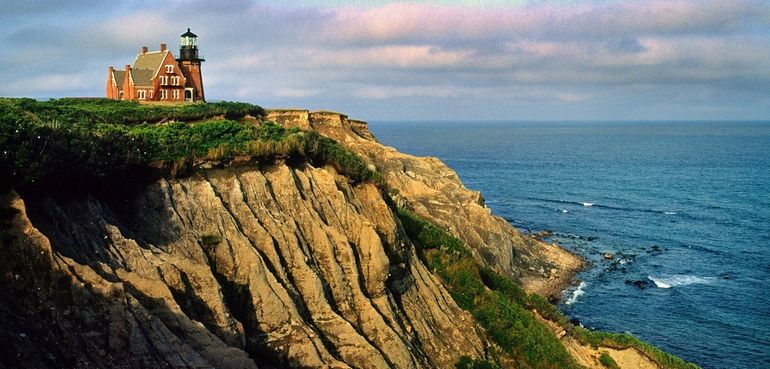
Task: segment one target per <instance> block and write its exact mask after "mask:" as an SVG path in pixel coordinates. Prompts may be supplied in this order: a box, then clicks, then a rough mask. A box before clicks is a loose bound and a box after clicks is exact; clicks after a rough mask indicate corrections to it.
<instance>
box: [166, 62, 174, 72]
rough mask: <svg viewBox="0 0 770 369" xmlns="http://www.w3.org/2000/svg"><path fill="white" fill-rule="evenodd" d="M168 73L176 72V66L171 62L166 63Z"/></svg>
mask: <svg viewBox="0 0 770 369" xmlns="http://www.w3.org/2000/svg"><path fill="white" fill-rule="evenodd" d="M166 73H174V66H173V65H171V64H167V65H166Z"/></svg>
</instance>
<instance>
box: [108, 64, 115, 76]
mask: <svg viewBox="0 0 770 369" xmlns="http://www.w3.org/2000/svg"><path fill="white" fill-rule="evenodd" d="M107 73H109V74H110V75H113V74H115V68H113V67H112V66H110V67H109V68H107Z"/></svg>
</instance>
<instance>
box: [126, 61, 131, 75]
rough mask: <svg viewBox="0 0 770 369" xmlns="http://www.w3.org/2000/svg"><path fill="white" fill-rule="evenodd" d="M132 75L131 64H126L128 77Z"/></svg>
mask: <svg viewBox="0 0 770 369" xmlns="http://www.w3.org/2000/svg"><path fill="white" fill-rule="evenodd" d="M129 75H131V64H126V76H129Z"/></svg>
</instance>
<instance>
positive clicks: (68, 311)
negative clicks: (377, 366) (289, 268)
mask: <svg viewBox="0 0 770 369" xmlns="http://www.w3.org/2000/svg"><path fill="white" fill-rule="evenodd" d="M146 191H147V189H146V188H144V189H132V190H126V189H123V190H121V191H116V192H115V193H105V192H103V193H98V194H72V193H58V194H55V195H54V196H43V195H41V194H40V193H31V194H26V195H25V196H24V200H25V203H26V213H27V217H26V218H28V219H29V222H31V225H33V226H34V227H35V228H37V229H38V230H40V232H42V234H43V235H44V236H45V237H42V235H39V234H38V235H36V234H35V233H34V231H33V230H30V227H29V224H24V223H25V221H26V219H22V218H24V214H23V210H22V211H20V210H19V209H18V208H17V207H18V203H17V204H13V202H14V200H16V201H17V202H18V199H17V198H16V195H15V194H14V193H12V192H8V193H3V194H2V196H1V197H0V273H2V274H1V275H0V278H2V281H3V284H4V287H3V288H2V289H0V368H6V367H7V368H17V367H26V368H61V367H72V368H74V367H77V368H97V367H99V368H106V367H110V368H142V367H158V368H162V367H198V365H200V364H201V363H200V362H196V361H195V359H194V357H195V356H197V355H198V354H199V353H200V352H199V351H201V350H203V349H205V347H196V341H195V340H194V339H193V337H191V335H192V334H195V333H196V332H194V331H193V332H191V331H190V327H195V323H194V322H195V321H197V322H200V323H202V324H203V326H202V327H201V326H198V328H197V329H199V330H200V331H199V332H197V333H203V334H205V332H202V331H205V330H207V331H208V332H211V333H212V334H214V335H215V336H217V337H218V338H219V339H221V340H222V341H223V342H225V343H226V344H227V346H229V347H232V348H237V349H240V350H244V351H245V352H246V353H247V355H248V357H249V358H250V359H251V360H252V361H253V362H254V363H256V364H257V365H258V366H259V367H260V368H271V367H275V368H279V367H285V366H286V365H287V364H289V363H287V362H286V360H285V358H283V357H281V356H280V355H279V354H277V353H276V352H275V351H272V350H270V349H268V348H267V346H266V345H264V344H263V342H264V338H265V337H266V334H265V332H262V331H260V330H259V325H258V324H257V323H258V322H257V321H256V318H255V314H254V312H255V309H256V308H255V306H253V305H252V301H253V300H252V296H251V293H250V291H249V289H248V287H247V286H243V285H238V284H236V283H233V282H230V281H228V280H227V279H226V278H224V277H223V276H222V275H221V274H218V273H216V271H214V273H215V275H216V277H217V280H218V281H219V283H220V289H221V292H222V293H223V295H224V297H225V306H226V308H227V309H228V310H229V312H230V313H231V314H232V315H233V317H234V318H235V319H236V320H237V321H239V322H240V323H241V324H242V327H243V328H242V333H241V334H240V339H234V338H233V336H232V335H227V334H226V333H225V332H223V330H222V328H221V327H220V326H218V325H217V324H216V320H215V314H214V312H213V311H212V310H211V308H210V307H209V306H208V305H207V304H206V303H205V302H204V301H203V300H202V299H201V298H200V297H199V296H197V295H196V294H195V293H194V291H193V288H192V286H191V282H190V281H189V279H188V278H187V276H186V275H185V274H184V273H182V277H181V278H182V284H183V286H184V288H183V289H182V290H175V289H173V288H171V286H169V288H170V290H171V291H172V295H173V298H174V300H175V302H176V304H177V305H178V306H179V307H180V308H181V310H182V312H183V314H179V313H178V312H176V311H174V310H173V309H171V308H170V307H169V306H168V305H167V303H166V302H165V301H164V300H163V299H158V298H153V297H150V296H147V295H146V294H144V293H142V292H141V291H140V290H139V289H136V288H133V287H132V286H131V285H130V284H129V283H125V282H123V286H124V287H125V290H124V291H123V292H122V293H118V292H115V291H105V290H104V288H103V286H95V285H93V284H92V283H90V282H86V281H83V280H79V278H78V273H76V272H74V271H73V270H71V268H72V267H71V266H69V265H66V263H64V261H63V260H62V259H61V258H60V257H57V255H61V256H64V257H66V258H70V259H72V260H73V261H74V262H76V263H77V264H80V265H82V266H87V267H90V269H91V270H93V271H94V272H96V273H97V274H99V276H100V277H101V278H103V279H104V280H105V281H108V282H112V283H116V282H122V281H120V280H119V279H118V278H117V276H116V274H115V273H114V271H115V269H120V268H125V267H126V265H125V264H124V263H123V262H122V261H121V260H120V257H119V256H117V255H115V254H114V253H113V252H111V250H110V244H109V243H110V242H111V241H110V237H108V236H107V235H108V234H109V233H110V232H116V231H117V232H120V233H121V234H122V235H123V237H124V238H126V239H132V240H135V241H136V242H137V244H138V245H139V246H140V247H142V248H145V249H151V248H152V247H157V248H160V249H163V248H164V247H166V246H167V245H168V244H170V243H172V242H174V241H177V239H176V238H175V234H174V233H173V232H166V233H163V232H156V233H153V232H143V230H142V229H140V228H137V227H139V226H141V225H143V224H146V222H145V221H141V220H140V219H138V218H137V217H142V216H144V215H145V214H146V212H148V211H150V212H151V216H152V219H153V222H154V223H155V230H156V231H157V230H162V229H172V228H173V227H172V223H171V221H170V218H169V215H168V214H167V213H166V212H165V211H159V210H160V207H158V208H156V209H148V208H147V207H145V206H142V207H137V206H136V205H137V204H140V203H141V201H137V196H144V195H142V194H143V193H145V192H146ZM114 228H117V229H114ZM47 240H50V245H49V244H48V242H47ZM151 245H152V246H151ZM156 251H157V250H156ZM105 266H106V268H105ZM166 329H167V330H168V332H170V333H171V335H172V336H169V337H164V336H162V334H160V333H162V332H164V331H165V330H166ZM238 341H240V342H238ZM197 345H198V346H201V344H200V342H198V343H197ZM202 367H206V366H202Z"/></svg>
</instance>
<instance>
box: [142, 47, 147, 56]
mask: <svg viewBox="0 0 770 369" xmlns="http://www.w3.org/2000/svg"><path fill="white" fill-rule="evenodd" d="M142 54H147V46H142Z"/></svg>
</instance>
